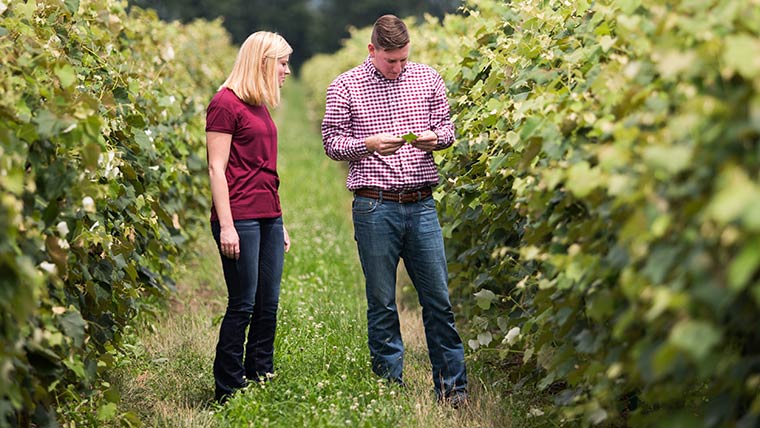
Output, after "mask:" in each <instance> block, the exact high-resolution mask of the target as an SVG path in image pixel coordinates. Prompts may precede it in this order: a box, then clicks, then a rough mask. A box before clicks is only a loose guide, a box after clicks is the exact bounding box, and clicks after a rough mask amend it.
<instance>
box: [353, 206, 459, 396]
mask: <svg viewBox="0 0 760 428" xmlns="http://www.w3.org/2000/svg"><path fill="white" fill-rule="evenodd" d="M353 219H354V233H355V239H356V242H357V245H358V247H359V258H360V259H361V264H362V269H363V270H364V277H365V279H366V294H367V321H368V333H369V350H370V356H371V358H372V370H373V371H374V372H375V373H376V374H377V375H379V376H381V377H385V378H388V379H390V380H392V381H396V382H399V383H400V382H401V381H402V371H403V362H404V344H403V342H402V339H401V331H400V328H399V318H398V312H397V308H396V269H397V267H398V262H399V259H400V258H403V260H404V266H405V267H406V270H407V272H408V273H409V277H410V278H411V280H412V283H413V284H414V286H415V288H416V289H417V295H418V298H419V302H420V305H421V306H422V321H423V325H424V327H425V338H426V340H427V346H428V353H429V356H430V362H431V363H432V366H433V383H434V385H435V391H436V394H437V395H438V397H439V398H448V397H451V396H453V395H457V394H462V393H465V390H466V386H467V374H466V370H465V364H464V347H463V345H462V340H461V339H460V337H459V334H458V333H457V330H456V328H455V326H454V314H453V312H452V310H451V302H450V300H449V290H448V270H447V267H446V256H445V254H444V248H443V236H442V233H441V226H440V224H439V223H438V214H437V212H436V207H435V200H433V198H432V197H428V198H425V199H423V200H422V201H419V202H416V203H406V204H400V203H398V202H392V201H388V200H382V199H379V200H376V199H371V198H365V197H361V196H356V197H355V198H354V202H353Z"/></svg>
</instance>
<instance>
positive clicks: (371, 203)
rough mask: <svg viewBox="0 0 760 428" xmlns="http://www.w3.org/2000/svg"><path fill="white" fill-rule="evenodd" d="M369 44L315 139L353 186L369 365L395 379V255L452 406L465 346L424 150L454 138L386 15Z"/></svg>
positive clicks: (459, 394)
mask: <svg viewBox="0 0 760 428" xmlns="http://www.w3.org/2000/svg"><path fill="white" fill-rule="evenodd" d="M368 49H369V57H368V58H367V59H366V60H365V61H364V63H363V64H361V65H359V66H358V67H356V68H354V69H352V70H349V71H347V72H345V73H343V74H341V75H340V76H338V77H337V78H336V79H335V80H334V81H333V82H332V84H330V87H329V88H328V89H327V105H326V110H325V116H324V119H323V121H322V140H323V143H324V148H325V153H326V154H327V156H329V157H330V158H332V159H334V160H339V161H348V162H349V173H348V180H347V183H346V186H347V187H348V189H349V190H351V191H353V192H354V202H353V220H354V232H355V239H356V242H357V246H358V249H359V258H360V259H361V264H362V269H363V271H364V277H365V280H366V294H367V304H368V308H367V321H368V333H369V349H370V355H371V358H372V370H373V371H374V372H375V373H376V374H377V375H379V376H381V377H384V378H387V379H389V380H390V381H393V382H396V383H398V384H400V385H403V381H402V371H403V357H404V345H403V342H402V340H401V332H400V329H399V319H398V312H397V308H396V269H397V267H398V262H399V259H400V258H403V259H404V265H405V266H406V270H407V272H408V273H409V277H410V278H411V280H412V282H413V284H414V286H415V288H416V289H417V293H418V296H419V301H420V304H421V306H422V317H423V324H424V327H425V336H426V339H427V345H428V352H429V356H430V362H431V363H432V366H433V383H434V385H435V391H436V394H437V396H438V398H439V400H441V401H444V402H446V403H449V404H451V405H452V406H455V407H458V406H461V405H463V404H465V403H466V400H467V392H466V386H467V374H466V370H465V364H464V347H463V345H462V340H461V339H460V337H459V334H458V333H457V330H456V328H455V326H454V314H453V313H452V310H451V303H450V300H449V292H448V282H447V281H448V271H447V267H446V258H445V254H444V248H443V237H442V234H441V226H440V224H439V223H438V214H437V212H436V207H435V201H434V200H433V197H432V187H433V186H435V185H436V184H438V170H437V168H436V165H435V163H434V161H433V154H432V152H433V151H434V150H441V149H445V148H447V147H449V146H451V144H452V143H453V141H454V125H453V124H452V122H451V119H450V116H449V104H448V99H447V98H446V87H445V85H444V83H443V79H441V76H440V75H439V74H438V73H437V72H436V71H435V70H433V69H432V68H430V67H428V66H426V65H423V64H416V63H413V62H408V61H407V59H408V56H409V33H408V31H407V28H406V25H405V24H404V22H403V21H401V20H400V19H398V18H397V17H395V16H393V15H385V16H382V17H380V18H379V19H378V20H377V21H376V22H375V25H374V28H373V31H372V39H371V43H370V44H369V45H368ZM410 133H413V134H416V135H409V134H410ZM400 136H406V137H407V138H408V139H409V140H410V141H409V143H408V144H407V143H406V142H407V140H405V139H404V138H401V137H400ZM415 137H416V138H415Z"/></svg>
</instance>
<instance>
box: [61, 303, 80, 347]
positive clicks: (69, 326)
mask: <svg viewBox="0 0 760 428" xmlns="http://www.w3.org/2000/svg"><path fill="white" fill-rule="evenodd" d="M60 323H61V329H63V332H64V333H66V336H68V337H71V338H72V339H74V343H75V344H76V345H77V346H80V345H81V344H82V343H83V342H84V330H85V326H86V322H85V321H84V319H82V315H81V314H80V313H79V312H77V311H75V310H69V311H66V313H65V314H63V315H61V318H60Z"/></svg>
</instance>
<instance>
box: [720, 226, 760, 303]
mask: <svg viewBox="0 0 760 428" xmlns="http://www.w3.org/2000/svg"><path fill="white" fill-rule="evenodd" d="M758 264H760V240H758V239H754V240H752V241H751V242H749V243H747V244H746V245H745V246H744V247H743V248H742V250H741V252H740V253H739V255H738V256H737V257H736V258H735V259H734V260H733V261H731V264H730V265H729V267H728V285H729V286H730V287H731V288H732V289H734V290H737V291H739V290H743V289H744V287H746V286H747V283H748V282H749V280H750V278H752V275H753V274H754V273H755V272H756V271H757V268H758Z"/></svg>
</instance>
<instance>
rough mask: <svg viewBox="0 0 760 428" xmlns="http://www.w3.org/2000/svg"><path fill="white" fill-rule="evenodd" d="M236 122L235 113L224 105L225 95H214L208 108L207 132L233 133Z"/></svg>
mask: <svg viewBox="0 0 760 428" xmlns="http://www.w3.org/2000/svg"><path fill="white" fill-rule="evenodd" d="M235 122H236V120H235V115H234V114H233V113H232V111H231V109H230V108H229V107H228V106H226V105H224V97H220V96H216V97H214V99H212V100H211V103H209V105H208V108H207V109H206V132H222V133H224V134H233V133H234V131H235Z"/></svg>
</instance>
